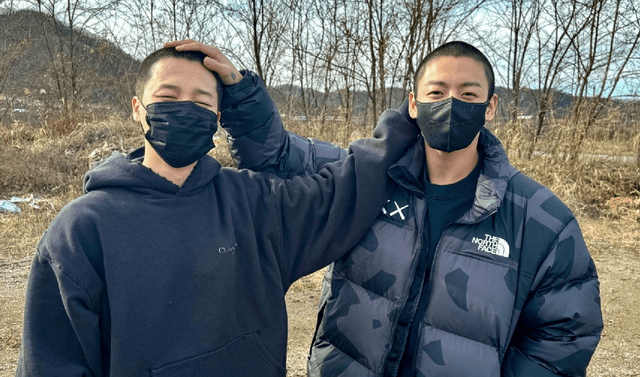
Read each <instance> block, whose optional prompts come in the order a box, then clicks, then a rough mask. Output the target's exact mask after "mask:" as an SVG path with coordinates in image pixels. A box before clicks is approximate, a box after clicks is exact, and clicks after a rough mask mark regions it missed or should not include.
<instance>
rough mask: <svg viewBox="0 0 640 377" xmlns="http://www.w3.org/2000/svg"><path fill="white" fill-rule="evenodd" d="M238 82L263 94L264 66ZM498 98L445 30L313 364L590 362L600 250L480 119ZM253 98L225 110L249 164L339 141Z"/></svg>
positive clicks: (429, 368)
mask: <svg viewBox="0 0 640 377" xmlns="http://www.w3.org/2000/svg"><path fill="white" fill-rule="evenodd" d="M228 92H229V93H227V92H225V95H230V96H232V97H234V96H235V97H237V98H243V99H244V101H245V103H247V104H250V103H252V102H260V101H266V100H268V99H267V98H266V95H265V94H264V93H263V92H264V87H263V86H262V84H261V83H260V82H259V80H258V79H257V78H256V79H254V83H253V84H251V83H245V84H244V85H242V83H241V84H239V85H237V86H234V87H229V91H228ZM497 101H498V97H497V96H496V95H495V94H494V74H493V69H492V67H491V64H490V62H489V61H488V60H487V58H486V57H485V56H484V55H483V54H482V53H481V52H480V51H479V50H477V49H476V48H475V47H473V46H471V45H469V44H466V43H463V42H450V43H447V44H444V45H442V46H440V47H439V48H437V49H435V50H434V51H433V52H431V53H430V54H429V55H428V56H427V57H426V58H425V59H424V60H423V61H422V62H421V64H420V66H419V67H418V70H417V73H416V75H415V78H414V88H413V92H412V93H411V94H410V96H409V101H408V104H407V103H406V102H405V104H404V105H403V106H402V107H401V109H400V111H401V112H403V113H404V114H405V116H406V117H407V119H410V120H411V121H415V122H416V123H417V125H418V126H419V127H420V129H421V131H422V136H423V137H424V139H422V138H421V139H420V140H419V141H418V142H417V143H416V144H415V145H414V146H413V148H412V149H410V150H409V151H408V152H407V153H406V154H405V156H404V157H403V158H402V159H401V160H400V161H399V162H398V163H397V164H396V165H395V166H392V168H391V169H390V175H391V177H392V178H393V179H394V180H395V181H396V182H397V183H398V184H399V188H398V189H397V190H396V191H395V192H394V193H393V194H392V196H391V197H390V198H389V200H388V202H387V204H386V205H385V206H384V208H382V211H381V213H380V214H379V216H378V220H377V222H376V223H375V224H374V225H373V226H372V227H371V228H370V230H369V232H368V233H367V234H366V235H365V236H364V237H363V238H362V239H361V240H360V242H359V244H358V245H357V246H355V247H354V248H353V249H352V250H351V251H350V252H349V253H348V254H346V255H345V256H344V257H342V258H340V259H338V260H337V261H336V262H335V263H334V264H333V265H332V266H331V267H330V268H329V271H328V272H327V274H326V276H325V280H324V282H323V290H322V295H321V299H320V303H319V322H318V324H317V330H316V333H315V336H314V338H313V343H312V350H311V354H310V356H309V362H308V374H309V376H325V377H327V376H331V377H337V376H368V377H369V376H509V377H511V376H540V377H543V376H557V375H560V376H584V375H585V373H586V369H587V365H588V363H589V360H590V359H591V356H592V355H593V352H594V351H595V349H596V346H597V344H598V341H599V339H600V334H601V331H602V326H603V324H602V314H601V310H600V297H599V283H598V277H597V274H596V269H595V265H594V263H593V260H592V259H591V257H590V255H589V252H588V250H587V247H586V245H585V242H584V240H583V237H582V234H581V231H580V227H579V225H578V222H577V221H576V219H575V217H574V215H573V214H572V213H571V211H570V210H569V209H568V208H567V207H566V206H565V205H564V204H563V203H562V202H561V201H560V200H559V199H558V198H557V197H556V196H555V195H554V194H553V193H551V192H550V191H549V190H548V189H547V188H545V187H544V186H542V185H540V184H539V183H537V182H535V181H533V180H532V179H530V178H529V177H527V176H526V175H524V174H523V173H521V172H519V171H517V170H516V169H515V168H514V167H513V166H511V165H510V164H509V162H508V159H507V155H506V153H505V151H504V149H503V147H502V145H501V144H500V142H499V141H498V139H497V138H496V137H495V136H493V135H492V134H491V132H489V131H488V130H487V129H486V128H484V127H483V125H484V123H485V121H490V120H492V119H493V116H494V113H495V110H496V107H497ZM239 103H242V102H239ZM243 110H244V109H243V107H242V106H240V107H238V108H236V109H234V110H233V111H231V112H229V113H227V114H226V115H225V117H223V121H224V122H225V123H224V126H225V128H226V130H227V131H228V132H229V133H230V137H229V139H230V141H231V149H232V153H233V154H234V155H235V158H236V160H237V162H238V164H239V166H240V167H243V168H251V169H254V170H266V171H272V172H275V173H277V174H280V175H282V176H292V175H302V174H310V173H313V172H315V171H317V170H318V169H319V168H320V167H321V166H323V165H324V164H325V163H327V162H329V161H334V160H336V159H340V158H344V156H345V154H344V151H342V150H341V149H340V148H338V147H336V146H333V145H330V144H327V143H324V142H318V141H315V140H305V139H303V138H301V137H299V136H297V135H295V134H293V133H287V132H286V131H284V129H283V128H282V127H279V123H278V122H274V123H272V124H271V128H270V129H257V128H256V129H247V128H246V127H244V126H246V125H247V124H249V123H246V122H241V121H239V120H241V118H242V117H241V114H242V113H243Z"/></svg>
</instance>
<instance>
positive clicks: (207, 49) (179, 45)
mask: <svg viewBox="0 0 640 377" xmlns="http://www.w3.org/2000/svg"><path fill="white" fill-rule="evenodd" d="M163 46H164V47H175V48H176V50H178V51H200V52H202V53H205V54H206V55H207V57H206V58H205V59H204V62H203V64H204V66H205V67H207V68H208V69H210V70H212V71H213V72H215V73H217V74H218V77H220V81H222V84H223V85H227V86H228V85H234V84H237V83H239V82H240V81H241V80H242V74H241V73H240V72H239V71H238V70H237V69H236V67H235V66H234V65H233V64H232V63H231V62H230V61H229V59H227V57H226V56H225V55H224V54H223V53H222V52H221V51H220V50H219V49H218V48H217V47H214V46H208V45H205V44H203V43H200V42H196V41H194V40H193V39H184V40H181V41H171V42H166V43H165V44H164V45H163Z"/></svg>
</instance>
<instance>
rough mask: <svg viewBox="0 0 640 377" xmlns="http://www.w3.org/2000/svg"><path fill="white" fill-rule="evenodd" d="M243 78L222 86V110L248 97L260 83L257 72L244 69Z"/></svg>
mask: <svg viewBox="0 0 640 377" xmlns="http://www.w3.org/2000/svg"><path fill="white" fill-rule="evenodd" d="M240 73H241V74H242V80H240V82H239V83H237V84H234V85H228V86H227V85H225V86H223V88H222V100H221V101H220V109H219V110H220V111H222V110H224V109H227V108H229V107H231V106H233V105H236V104H237V103H238V102H240V101H242V100H243V99H245V98H247V97H248V96H249V95H250V94H251V93H252V92H253V91H254V90H255V88H256V86H257V85H258V80H259V77H258V75H256V74H255V73H253V72H251V71H248V70H242V71H240Z"/></svg>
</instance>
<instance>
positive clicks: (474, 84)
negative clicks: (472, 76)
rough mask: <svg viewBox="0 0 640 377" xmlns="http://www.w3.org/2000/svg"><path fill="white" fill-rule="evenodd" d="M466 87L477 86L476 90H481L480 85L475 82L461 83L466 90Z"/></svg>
mask: <svg viewBox="0 0 640 377" xmlns="http://www.w3.org/2000/svg"><path fill="white" fill-rule="evenodd" d="M468 86H477V87H478V88H482V85H480V83H479V82H477V81H469V82H465V83H462V87H463V88H466V87H468Z"/></svg>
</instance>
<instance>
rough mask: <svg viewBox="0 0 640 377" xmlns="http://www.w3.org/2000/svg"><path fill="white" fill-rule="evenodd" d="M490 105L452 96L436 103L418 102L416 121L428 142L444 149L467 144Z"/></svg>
mask: <svg viewBox="0 0 640 377" xmlns="http://www.w3.org/2000/svg"><path fill="white" fill-rule="evenodd" d="M488 106H489V101H487V102H485V103H470V102H464V101H460V100H458V99H455V98H453V97H450V98H447V99H445V100H442V101H437V102H418V101H416V108H417V110H418V116H417V118H416V122H417V123H418V127H420V131H422V136H424V138H425V140H426V141H427V144H428V145H429V146H430V147H431V148H433V149H437V150H440V151H443V152H453V151H457V150H459V149H464V148H466V147H468V146H469V145H470V144H471V142H472V141H473V139H474V138H475V137H476V135H477V134H478V132H480V129H482V126H484V117H485V113H486V111H487V107H488Z"/></svg>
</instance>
